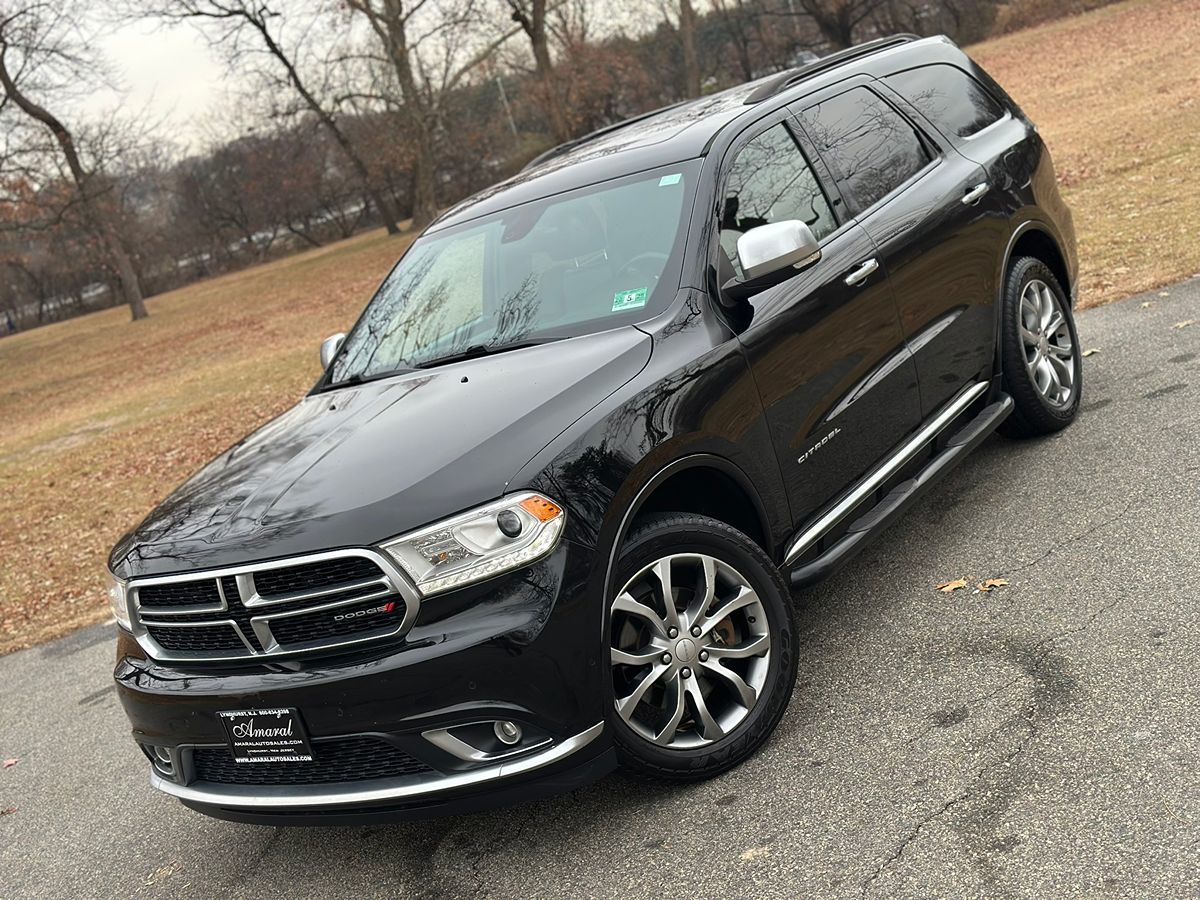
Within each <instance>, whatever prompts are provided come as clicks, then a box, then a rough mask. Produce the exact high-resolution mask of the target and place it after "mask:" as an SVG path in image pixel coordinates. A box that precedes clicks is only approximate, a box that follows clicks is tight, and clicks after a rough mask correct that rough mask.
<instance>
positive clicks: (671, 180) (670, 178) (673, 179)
mask: <svg viewBox="0 0 1200 900" xmlns="http://www.w3.org/2000/svg"><path fill="white" fill-rule="evenodd" d="M682 177H683V173H682V172H676V173H675V174H674V175H664V176H663V177H662V178H660V179H658V186H659V187H667V185H671V184H679V179H680V178H682Z"/></svg>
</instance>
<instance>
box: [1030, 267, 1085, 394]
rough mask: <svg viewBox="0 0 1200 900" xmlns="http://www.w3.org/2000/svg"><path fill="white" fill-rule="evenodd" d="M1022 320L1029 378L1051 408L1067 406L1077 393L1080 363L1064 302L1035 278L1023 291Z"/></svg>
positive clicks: (1046, 285)
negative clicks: (1076, 374) (1076, 354)
mask: <svg viewBox="0 0 1200 900" xmlns="http://www.w3.org/2000/svg"><path fill="white" fill-rule="evenodd" d="M1020 317H1021V321H1020V326H1021V344H1022V349H1023V350H1024V352H1025V365H1026V367H1027V368H1028V369H1029V377H1030V378H1031V379H1032V380H1033V383H1034V386H1035V387H1036V388H1037V389H1038V392H1039V393H1040V394H1041V395H1042V396H1043V397H1044V398H1045V399H1046V401H1047V402H1048V403H1049V404H1050V405H1051V406H1054V407H1063V406H1066V405H1067V404H1068V403H1070V402H1071V397H1072V395H1073V393H1074V390H1075V371H1076V366H1077V365H1078V360H1077V359H1076V356H1075V346H1074V345H1073V344H1072V342H1071V328H1070V325H1069V324H1068V322H1067V313H1066V311H1065V310H1064V309H1063V303H1062V300H1061V299H1059V296H1058V294H1057V293H1056V292H1055V291H1053V290H1051V288H1050V286H1049V285H1048V284H1046V283H1045V282H1044V281H1041V280H1039V279H1036V278H1035V279H1033V280H1032V281H1030V282H1029V283H1028V284H1027V285H1025V288H1024V290H1023V291H1022V292H1021V304H1020Z"/></svg>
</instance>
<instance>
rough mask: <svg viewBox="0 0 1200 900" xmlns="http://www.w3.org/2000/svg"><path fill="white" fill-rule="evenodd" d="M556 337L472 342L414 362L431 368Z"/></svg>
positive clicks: (523, 346) (549, 340)
mask: <svg viewBox="0 0 1200 900" xmlns="http://www.w3.org/2000/svg"><path fill="white" fill-rule="evenodd" d="M556 340H558V338H541V339H539V340H531V341H513V342H512V343H511V344H492V345H488V344H472V345H471V346H470V347H467V348H466V349H465V350H460V351H459V352H457V353H447V354H446V355H445V356H436V357H434V358H433V359H427V360H425V361H424V362H419V363H417V364H416V366H415V367H416V368H418V369H432V368H434V367H435V366H445V365H448V364H450V363H456V362H462V361H463V360H464V359H477V358H478V357H480V356H491V355H492V354H494V353H505V352H506V351H508V350H521V349H523V348H525V347H536V346H538V345H539V344H549V343H550V342H551V341H556Z"/></svg>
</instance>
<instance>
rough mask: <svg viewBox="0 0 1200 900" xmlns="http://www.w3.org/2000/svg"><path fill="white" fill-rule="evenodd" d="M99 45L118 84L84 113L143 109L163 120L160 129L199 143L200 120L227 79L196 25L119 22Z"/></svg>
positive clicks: (182, 142) (186, 144)
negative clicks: (123, 91)
mask: <svg viewBox="0 0 1200 900" xmlns="http://www.w3.org/2000/svg"><path fill="white" fill-rule="evenodd" d="M99 43H100V49H101V51H102V52H103V54H104V56H105V58H106V60H107V62H108V63H109V65H110V66H111V67H112V72H113V75H114V77H115V79H116V81H117V82H118V85H119V86H120V87H122V88H124V89H126V90H127V91H128V93H127V95H126V96H125V97H124V98H123V99H122V98H121V97H119V96H118V95H117V94H116V93H114V92H113V91H108V90H104V91H97V92H96V94H94V95H93V96H92V97H91V99H90V100H88V101H87V102H86V103H85V104H84V112H85V114H86V115H88V116H92V117H97V116H103V115H105V114H106V113H107V112H109V111H110V110H112V109H113V108H115V107H116V106H118V105H122V106H124V108H125V109H126V110H139V111H140V110H143V109H144V110H146V111H147V114H148V116H149V117H150V119H151V120H152V121H159V120H161V121H162V123H163V125H162V128H160V129H158V130H159V131H160V133H162V134H163V135H164V136H167V137H169V138H170V139H172V140H174V141H176V142H177V143H179V144H180V145H182V146H183V147H185V148H191V149H196V148H197V146H198V145H199V144H200V143H202V142H203V133H202V123H203V122H204V120H205V118H206V114H207V113H208V112H209V111H210V109H211V108H212V107H213V105H214V104H215V102H216V101H217V100H218V99H219V98H220V97H221V96H222V92H223V91H224V90H225V79H226V78H227V77H228V75H227V73H226V70H225V67H224V65H223V64H222V62H221V60H220V59H218V58H217V57H216V56H214V54H213V52H212V51H211V50H210V49H209V47H208V44H207V42H206V41H205V40H204V38H203V37H201V36H200V34H199V33H197V31H196V30H195V29H194V28H191V27H187V26H183V27H175V28H164V27H161V26H157V25H155V24H154V23H150V22H141V23H135V24H131V25H123V26H121V27H120V28H118V29H116V30H115V31H112V32H111V33H109V34H107V35H105V36H104V37H102V38H101V39H100V42H99Z"/></svg>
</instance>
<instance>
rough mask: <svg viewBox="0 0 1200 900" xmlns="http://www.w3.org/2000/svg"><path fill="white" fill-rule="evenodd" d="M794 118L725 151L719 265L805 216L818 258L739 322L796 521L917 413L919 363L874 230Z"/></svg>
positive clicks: (733, 261)
mask: <svg viewBox="0 0 1200 900" xmlns="http://www.w3.org/2000/svg"><path fill="white" fill-rule="evenodd" d="M793 127H794V121H793V120H792V119H791V118H790V116H788V117H786V118H780V119H776V120H774V123H773V124H769V125H767V126H765V127H759V128H758V129H757V130H755V131H752V132H750V133H748V134H746V135H743V136H742V137H741V138H739V140H738V141H737V142H735V143H734V144H733V146H732V147H731V148H730V150H729V152H728V153H727V154H726V157H725V160H724V164H723V174H722V181H721V184H722V193H721V197H722V198H723V203H722V215H721V223H720V225H721V227H720V248H719V249H718V250H717V251H716V252H718V253H720V254H721V255H722V257H723V258H719V260H718V262H719V266H718V268H719V269H720V268H724V269H725V270H726V271H729V270H730V269H731V268H733V269H736V268H737V251H736V247H737V238H738V237H739V236H740V235H741V234H743V233H744V232H746V231H747V230H749V229H750V228H753V227H755V226H757V225H763V224H767V223H771V222H780V221H785V220H788V219H799V220H801V221H804V222H806V223H807V224H808V226H809V227H810V228H811V229H812V231H813V233H814V234H815V235H816V237H817V238H818V240H820V242H821V259H820V260H819V261H818V262H817V263H816V264H815V265H812V266H810V267H808V268H806V269H805V270H803V271H801V272H797V274H796V275H794V276H793V277H791V278H790V279H788V280H787V281H785V282H783V283H782V284H779V285H776V286H774V287H772V288H769V289H767V290H765V291H763V292H761V293H759V294H757V295H755V296H754V297H753V298H751V300H750V303H751V305H752V311H751V312H750V315H749V323H748V324H747V325H746V326H745V327H744V329H743V330H742V331H741V334H740V339H741V342H742V345H743V347H744V349H745V353H746V356H747V359H748V361H749V364H750V367H751V371H752V372H753V375H754V379H755V382H756V384H757V386H758V391H759V394H760V396H761V398H762V403H763V408H764V410H765V411H766V416H767V420H768V425H769V427H770V430H771V435H772V438H773V440H774V444H775V448H776V453H777V456H778V460H779V465H780V467H781V468H782V470H783V477H784V483H785V485H786V487H787V490H788V494H789V499H790V501H791V504H792V514H793V518H794V519H796V522H797V524H800V523H802V522H804V521H806V520H807V519H809V518H811V517H812V516H813V515H814V514H816V513H818V512H819V511H820V510H821V508H822V507H823V506H825V505H826V504H827V503H828V502H829V501H830V500H831V499H833V498H835V497H836V496H838V495H839V494H841V493H842V492H843V491H844V490H845V489H846V488H847V487H848V486H849V485H850V484H852V483H853V482H854V481H855V480H856V479H858V478H859V477H861V476H862V475H864V474H865V473H866V472H867V471H869V470H870V468H872V466H873V465H874V464H875V463H876V462H878V461H879V460H880V459H881V458H883V457H884V456H886V455H887V453H888V451H889V450H890V449H891V448H892V447H894V446H895V445H896V444H898V443H899V442H900V441H901V439H902V438H903V437H904V436H905V435H906V434H907V433H908V432H910V431H911V430H912V429H913V428H915V427H916V425H917V424H918V423H919V422H920V418H921V408H920V399H919V396H918V392H917V377H916V370H915V367H914V366H913V362H912V357H911V354H910V353H909V351H908V348H907V346H906V345H905V341H904V336H903V333H902V332H901V329H900V324H899V319H898V317H897V314H896V306H895V303H894V301H893V298H892V295H891V292H890V289H889V287H888V283H887V278H886V276H885V273H884V269H883V266H882V265H879V263H878V262H877V261H876V259H875V258H876V256H877V254H876V251H875V247H874V244H873V243H872V241H871V238H870V237H869V236H868V234H867V232H866V231H865V230H863V229H862V228H861V227H859V226H858V225H856V224H854V223H853V222H849V221H845V220H844V219H843V218H842V217H840V216H839V215H837V214H836V213H835V211H834V205H833V204H832V203H831V200H830V197H829V195H828V194H827V193H826V191H825V190H824V189H823V188H822V185H821V182H820V180H819V179H818V177H817V174H816V172H815V171H814V168H813V167H812V166H811V165H810V164H809V161H808V159H807V158H806V157H805V155H804V153H803V152H802V151H801V149H800V147H799V145H798V144H797V142H796V139H795V135H794V134H793V131H792V128H793Z"/></svg>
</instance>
